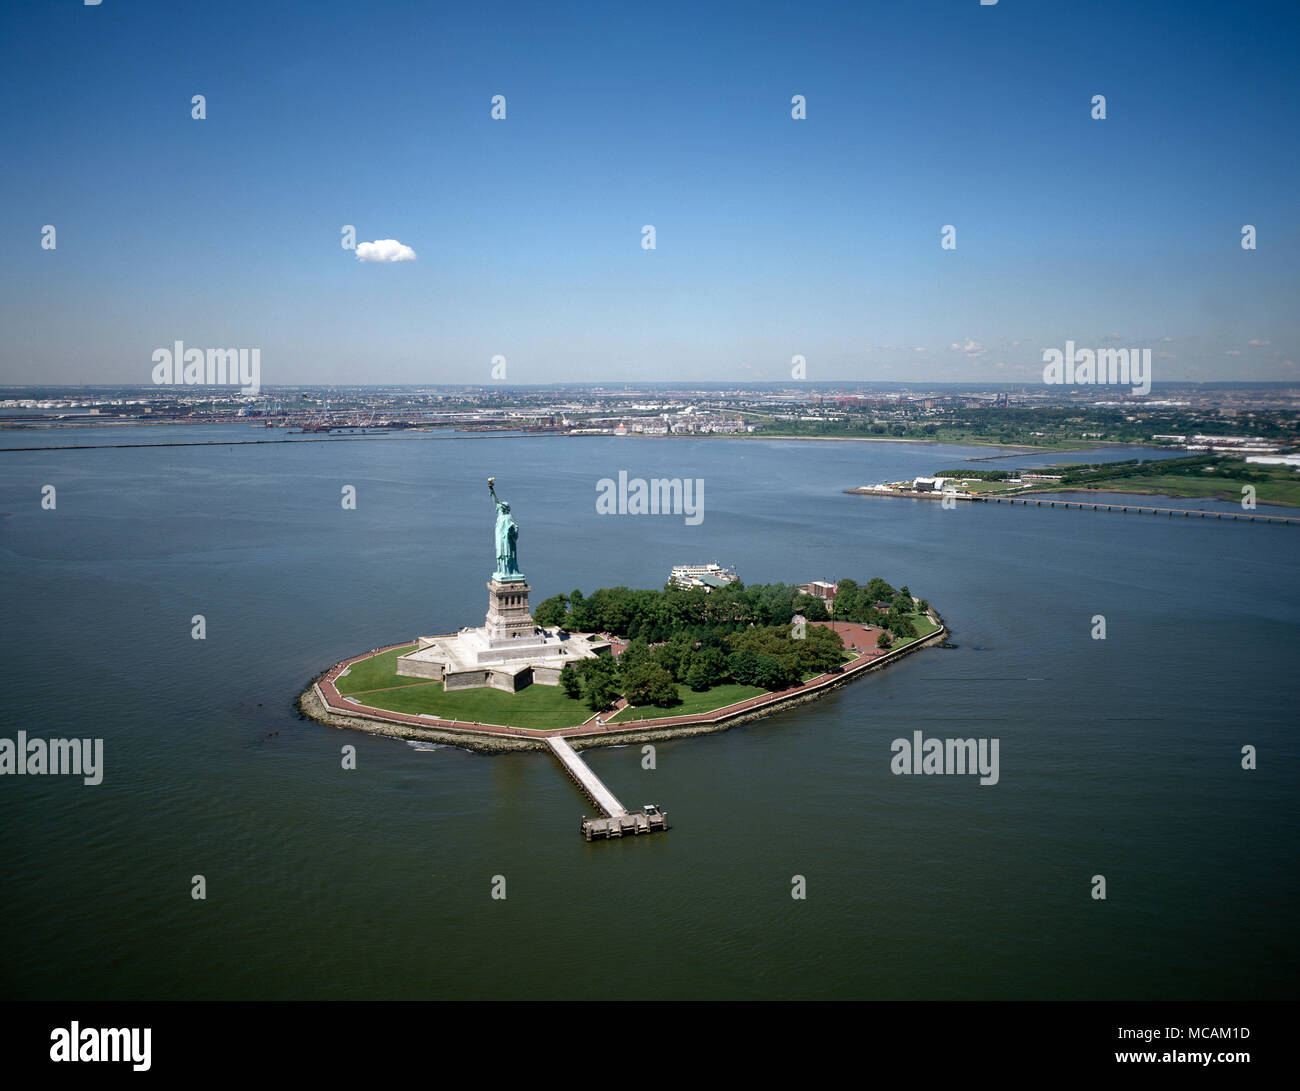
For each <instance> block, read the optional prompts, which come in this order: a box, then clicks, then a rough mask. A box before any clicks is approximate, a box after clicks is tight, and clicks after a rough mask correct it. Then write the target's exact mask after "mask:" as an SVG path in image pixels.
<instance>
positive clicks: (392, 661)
mask: <svg viewBox="0 0 1300 1091" xmlns="http://www.w3.org/2000/svg"><path fill="white" fill-rule="evenodd" d="M415 647H416V646H415V645H414V644H407V645H406V646H405V647H402V648H394V649H393V650H392V651H390V652H384V654H383V655H373V656H371V657H370V658H369V659H363V660H361V662H360V663H353V664H352V666H351V668H350V669H349V670H348V673H347V674H346V675H344V676H343V677H342V678H339V679H337V680H336V681H335V683H334V688H335V689H337V690H338V691H339V692H340V693H357V692H358V691H360V690H363V689H382V688H383V687H385V686H407V685H411V684H412V683H419V682H422V681H424V679H422V678H403V677H402V676H401V675H399V674H398V673H397V657H398V656H399V655H405V654H406V653H407V652H412V651H414V650H415Z"/></svg>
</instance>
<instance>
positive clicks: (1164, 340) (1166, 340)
mask: <svg viewBox="0 0 1300 1091" xmlns="http://www.w3.org/2000/svg"><path fill="white" fill-rule="evenodd" d="M1160 341H1161V343H1162V344H1165V345H1168V344H1170V343H1171V342H1172V341H1173V338H1172V337H1162V338H1160Z"/></svg>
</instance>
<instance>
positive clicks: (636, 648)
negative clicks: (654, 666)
mask: <svg viewBox="0 0 1300 1091" xmlns="http://www.w3.org/2000/svg"><path fill="white" fill-rule="evenodd" d="M650 662H652V658H651V652H650V645H649V644H648V643H646V641H645V640H644V639H643V638H640V637H638V638H637V639H636V640H633V641H632V642H631V643H629V644H628V646H627V647H626V648H624V649H623V654H622V655H620V656H619V657H618V669H619V670H620V671H622V672H623V673H624V674H626V673H627V672H628V671H630V670H632V669H633V668H634V667H639V666H642V665H643V664H646V663H650Z"/></svg>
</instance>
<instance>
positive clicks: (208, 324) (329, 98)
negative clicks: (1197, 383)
mask: <svg viewBox="0 0 1300 1091" xmlns="http://www.w3.org/2000/svg"><path fill="white" fill-rule="evenodd" d="M1297 44H1300V5H1295V4H1291V3H1232V4H1229V3H1201V2H1167V3H1166V2H1159V0H1153V2H1148V3H1133V2H1129V0H1125V2H1113V3H1112V2H1095V3H1089V2H1086V0H1085V2H1064V0H1063V2H1059V3H1058V2H1053V0H1035V2H1032V3H1031V2H1029V0H999V3H998V4H997V5H996V6H988V7H984V6H981V5H980V4H979V3H978V0H916V2H912V3H908V2H905V0H900V2H895V3H865V2H862V3H856V4H815V3H814V4H811V5H808V6H805V5H802V4H781V5H777V4H764V3H749V4H728V5H719V6H703V5H695V4H690V5H687V4H660V3H655V4H640V5H626V4H608V3H607V4H559V5H545V6H542V5H526V4H509V3H504V4H501V3H498V4H492V5H482V6H479V5H470V6H461V5H455V6H451V5H443V4H437V3H430V2H427V0H425V2H420V3H414V2H413V3H387V4H385V3H374V4H358V3H353V2H348V3H341V2H328V0H326V2H319V3H244V2H240V0H230V2H223V3H189V4H175V3H164V2H161V0H159V2H154V3H127V2H125V0H103V3H102V4H100V5H99V6H95V7H86V6H84V5H82V4H80V3H74V2H72V0H58V2H53V0H51V2H49V3H40V4H24V5H18V4H14V3H6V4H4V5H3V6H2V7H0V140H2V144H0V146H2V147H3V148H4V155H3V158H2V160H0V230H2V231H3V237H4V238H5V239H6V240H7V242H8V245H6V246H5V247H4V249H3V251H0V326H2V327H3V331H4V337H3V342H0V381H2V382H8V383H47V382H49V383H56V382H123V383H126V382H140V383H147V382H148V381H149V375H150V369H151V367H152V362H151V354H152V352H153V350H154V349H155V348H157V347H160V346H170V345H171V344H172V342H174V341H175V340H177V339H180V340H183V341H185V343H186V344H187V345H190V346H199V347H248V348H252V347H258V348H261V350H262V381H263V383H264V384H276V383H309V382H323V383H357V382H405V383H452V382H471V383H479V382H487V381H489V378H490V367H491V358H492V357H493V356H494V355H496V354H500V355H504V356H505V357H506V360H507V377H508V379H509V381H511V382H517V383H544V382H555V381H605V380H655V379H665V380H687V379H700V380H708V381H714V382H721V381H728V380H770V381H779V380H782V379H788V378H789V375H790V366H791V363H790V362H791V357H792V356H793V355H795V354H801V355H803V356H804V357H806V359H807V376H808V378H809V379H816V380H861V381H870V380H873V379H876V380H894V381H900V380H901V381H908V380H914V381H925V380H935V381H985V380H989V381H1027V382H1030V381H1038V380H1039V379H1040V378H1041V374H1042V350H1043V348H1045V347H1050V346H1058V347H1060V346H1063V345H1064V343H1065V341H1066V340H1067V339H1072V340H1074V341H1075V342H1076V344H1079V345H1102V344H1123V345H1130V346H1133V347H1150V348H1152V350H1153V353H1154V354H1155V357H1156V359H1155V365H1154V370H1155V378H1156V380H1157V381H1161V380H1177V379H1200V380H1209V379H1220V380H1222V379H1252V380H1269V379H1271V380H1290V379H1295V378H1296V377H1297V373H1296V363H1297V362H1300V355H1298V353H1300V344H1298V343H1297V335H1298V334H1300V317H1298V313H1300V307H1297V306H1296V302H1297V300H1298V299H1300V275H1298V273H1297V268H1298V265H1300V263H1298V261H1297V257H1298V255H1300V230H1298V229H1297V227H1298V221H1300V213H1298V211H1297V208H1298V198H1300V184H1298V183H1300V173H1298V171H1297V166H1298V163H1297V159H1298V158H1300V155H1298V152H1297V140H1296V133H1297V124H1296V118H1297V116H1298V111H1300V76H1298V75H1297V70H1296V64H1295V59H1294V58H1295V52H1296V47H1297ZM796 93H798V94H803V95H805V96H806V98H807V113H808V116H807V119H806V120H803V121H795V120H793V119H792V118H791V116H790V111H791V105H790V100H791V96H792V95H794V94H796ZM194 94H203V95H205V96H206V100H207V118H206V119H205V120H202V121H197V120H193V119H192V118H191V116H190V111H191V107H190V100H191V96H192V95H194ZM495 94H503V95H505V96H506V102H507V114H508V116H507V119H506V120H505V121H493V120H492V119H491V117H490V110H491V98H492V96H493V95H495ZM1094 94H1104V95H1105V96H1106V99H1107V118H1106V120H1104V121H1096V120H1093V119H1092V118H1091V116H1090V111H1091V99H1092V96H1093V95H1094ZM45 224H52V225H54V226H55V228H56V231H57V249H55V250H52V251H51V250H44V249H42V248H41V245H40V240H41V229H42V226H43V225H45ZM345 224H352V225H355V227H356V232H357V239H358V241H368V240H377V239H389V238H392V239H397V240H399V241H400V242H401V243H403V244H405V245H408V246H410V247H412V248H413V249H414V250H415V251H416V252H417V254H418V258H417V259H416V260H415V261H407V262H394V263H364V262H359V261H358V260H357V259H356V257H355V255H354V254H353V253H352V252H349V251H347V250H344V249H343V248H342V247H341V246H340V245H339V243H340V232H341V228H342V227H343V225H345ZM644 224H653V225H654V226H655V229H656V235H657V239H656V241H657V248H656V249H655V250H653V251H647V250H644V249H642V247H641V228H642V225H644ZM945 224H952V225H954V226H955V227H956V231H957V249H956V250H953V251H945V250H942V249H941V248H940V245H939V242H940V229H941V228H942V226H943V225H945ZM1243 224H1253V225H1255V227H1256V228H1257V231H1258V249H1256V250H1254V251H1245V250H1243V249H1242V248H1241V245H1240V238H1241V228H1242V225H1243ZM1252 342H1254V343H1253V344H1252Z"/></svg>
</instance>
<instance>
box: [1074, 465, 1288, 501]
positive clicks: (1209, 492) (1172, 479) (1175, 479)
mask: <svg viewBox="0 0 1300 1091" xmlns="http://www.w3.org/2000/svg"><path fill="white" fill-rule="evenodd" d="M1251 468H1252V469H1254V467H1253V466H1252V467H1251ZM1260 468H1261V469H1266V470H1271V471H1274V472H1272V473H1270V474H1269V480H1267V481H1260V482H1253V481H1250V482H1247V481H1237V480H1235V479H1233V478H1231V477H1211V476H1210V475H1209V474H1206V475H1205V476H1204V477H1192V476H1191V475H1189V474H1144V475H1143V476H1141V477H1124V478H1116V479H1115V480H1113V481H1098V482H1095V483H1090V484H1089V486H1088V488H1087V489H1086V490H1080V489H1079V486H1074V488H1073V490H1069V489H1067V490H1066V491H1096V492H1121V493H1125V492H1126V493H1135V494H1137V495H1140V496H1176V497H1182V498H1193V499H1201V498H1204V497H1211V498H1217V499H1219V500H1226V501H1228V502H1230V503H1231V502H1238V503H1239V502H1240V501H1241V487H1242V486H1243V485H1247V484H1250V485H1254V486H1255V498H1256V500H1257V502H1259V503H1261V504H1285V505H1287V506H1289V507H1293V508H1294V507H1300V474H1298V473H1296V472H1295V471H1294V470H1292V469H1291V468H1290V467H1289V466H1263V467H1260ZM1278 470H1280V471H1282V473H1277V472H1276V471H1278ZM1283 474H1290V475H1291V476H1290V477H1286V476H1283ZM1060 488H1061V487H1060V486H1057V487H1056V489H1054V490H1053V491H1057V490H1059V489H1060Z"/></svg>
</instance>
